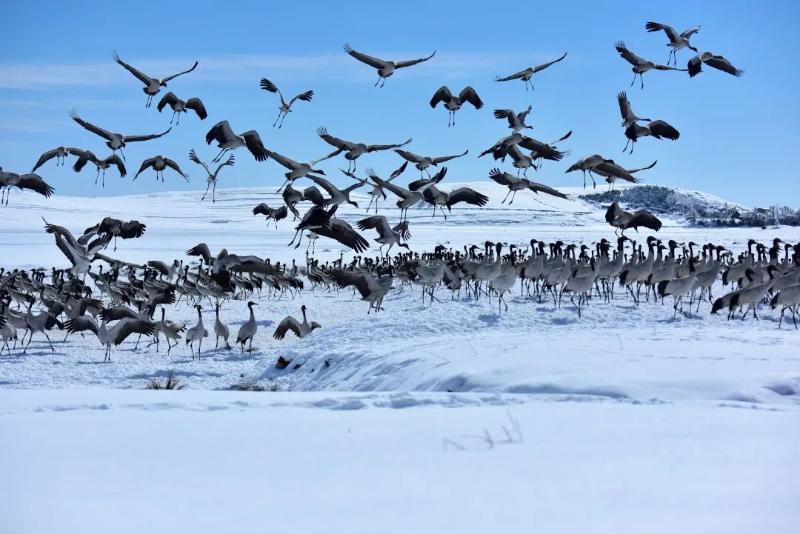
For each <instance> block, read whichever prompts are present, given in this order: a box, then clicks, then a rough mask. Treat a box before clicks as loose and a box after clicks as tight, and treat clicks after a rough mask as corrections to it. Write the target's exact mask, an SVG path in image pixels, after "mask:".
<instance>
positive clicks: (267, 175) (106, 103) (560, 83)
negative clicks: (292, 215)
mask: <svg viewBox="0 0 800 534" xmlns="http://www.w3.org/2000/svg"><path fill="white" fill-rule="evenodd" d="M268 4H269V5H268ZM380 4H381V3H379V2H347V3H333V2H312V1H307V2H302V3H297V4H293V3H290V2H281V3H279V4H276V5H273V3H266V2H244V1H238V2H235V3H222V2H201V1H192V2H188V1H182V0H175V1H173V2H169V3H168V4H167V3H163V2H159V3H155V2H152V3H151V2H137V3H135V4H127V3H119V2H117V3H111V2H97V3H91V2H71V3H69V6H66V5H65V6H63V7H60V8H55V7H54V5H55V4H54V3H53V2H36V1H28V2H8V1H2V2H0V35H3V42H4V45H3V46H2V47H0V165H1V166H3V167H4V168H5V169H7V170H14V171H18V172H27V171H29V170H30V168H31V167H32V166H33V164H34V163H35V161H36V159H37V158H38V156H39V154H40V153H41V152H43V151H45V150H47V149H50V148H53V147H56V146H59V145H68V146H77V147H81V148H86V149H90V150H92V151H94V152H95V153H96V154H98V155H101V156H105V155H107V153H108V150H107V149H106V148H105V146H104V145H103V144H102V142H101V140H100V139H99V138H98V137H96V136H94V135H93V134H90V133H89V132H86V131H84V130H82V129H81V128H80V127H78V126H77V125H76V124H75V123H73V122H72V121H71V120H70V119H69V117H68V111H69V110H70V109H72V108H76V109H78V111H79V112H80V114H81V116H82V117H83V118H85V119H86V120H89V121H91V122H94V123H95V124H98V125H100V126H103V127H105V128H107V129H111V130H112V131H118V132H123V133H129V134H140V133H154V132H158V131H162V130H163V129H165V127H166V126H167V125H168V123H169V119H170V113H167V112H166V111H165V112H164V113H163V114H159V113H158V112H157V111H156V110H155V107H153V108H151V109H145V107H144V103H145V95H144V94H143V93H142V91H141V86H140V84H139V82H138V81H137V80H136V79H134V78H133V77H132V76H131V75H130V74H128V73H127V72H126V71H124V70H123V69H122V68H121V67H119V66H118V65H116V64H115V63H114V62H113V61H112V59H111V55H112V52H113V51H114V50H117V51H118V52H119V54H120V55H121V56H122V58H123V59H125V60H126V61H128V62H129V63H131V64H133V65H135V66H137V67H139V68H140V69H141V70H143V71H145V72H147V73H149V74H151V75H154V76H163V75H166V74H168V73H170V72H174V71H176V70H183V69H185V68H186V67H188V66H189V65H191V62H192V61H194V60H195V59H196V60H198V61H199V62H200V65H199V67H198V68H197V70H196V71H195V72H193V73H191V74H189V75H187V76H184V77H182V78H178V79H177V80H175V81H174V82H173V83H171V84H170V87H169V90H172V91H174V92H175V93H176V94H177V95H178V96H180V97H182V98H189V97H192V96H199V97H201V98H202V99H203V101H204V102H205V104H206V107H207V108H208V111H209V118H208V119H206V120H205V121H202V122H200V121H199V120H198V119H197V118H196V117H195V116H184V117H182V119H181V124H180V125H179V126H178V127H177V128H175V129H173V131H172V132H171V133H170V134H169V135H168V136H166V137H165V138H162V139H159V140H155V141H151V142H146V143H138V144H132V145H129V147H128V149H127V152H126V154H127V158H128V167H129V171H130V172H131V175H132V174H133V173H135V171H136V170H137V168H138V166H139V163H140V162H141V161H142V160H143V159H145V158H147V157H151V156H154V155H156V154H164V155H167V156H169V157H172V158H174V159H176V160H178V162H179V163H180V164H181V165H182V166H183V167H184V169H185V170H186V171H188V172H189V173H190V175H191V176H192V177H193V178H194V179H193V181H192V182H190V183H189V184H186V183H185V182H183V181H182V180H181V179H180V178H179V177H178V176H176V175H173V176H170V175H167V183H166V184H161V183H160V182H159V183H156V182H155V179H154V177H153V175H152V174H147V175H143V176H141V177H139V179H138V180H137V181H136V182H134V183H131V181H130V179H131V176H129V177H128V178H127V179H125V180H120V179H119V178H118V177H117V176H116V175H114V173H110V174H109V175H108V176H107V178H108V179H107V180H106V188H105V190H101V189H99V188H96V187H95V186H94V185H93V180H94V175H93V171H91V170H90V169H87V170H85V171H84V173H83V174H75V173H74V172H72V170H71V169H70V168H69V167H64V168H61V167H55V166H54V162H51V163H49V164H48V165H46V166H45V167H43V168H42V169H40V171H39V172H40V174H41V175H42V176H43V177H44V178H45V179H46V180H48V181H49V182H50V183H51V184H52V185H53V186H54V187H55V188H56V194H80V195H103V194H125V193H144V192H152V191H164V190H175V189H201V190H202V189H204V188H205V183H204V181H202V180H203V178H204V176H202V175H201V174H200V173H199V172H198V167H196V166H195V165H193V164H192V163H191V162H189V160H188V152H189V149H190V148H195V149H196V150H197V151H198V152H199V153H200V155H201V157H204V158H206V159H210V158H211V157H213V155H214V154H215V153H216V150H215V149H214V148H212V147H209V146H207V145H205V141H204V136H205V133H206V132H207V131H208V129H209V128H210V127H211V126H212V125H213V124H214V123H215V122H216V121H218V120H222V119H228V120H229V121H230V122H231V124H232V126H233V128H234V130H236V131H238V132H242V131H245V130H249V129H252V128H255V129H257V130H258V131H259V132H260V134H261V137H262V139H263V140H264V143H265V144H266V145H267V146H268V147H269V148H271V149H273V150H276V151H278V152H280V153H283V154H285V155H287V156H289V157H292V158H293V159H296V160H299V161H306V160H310V159H313V158H317V157H320V156H322V155H323V154H325V153H327V152H329V151H330V147H329V146H328V145H326V144H325V143H324V142H322V141H321V140H320V139H319V138H318V137H317V136H316V135H315V133H314V130H315V129H316V128H317V127H318V126H326V127H327V128H328V130H329V131H330V132H331V133H332V134H333V135H336V136H339V137H342V138H346V139H351V140H354V141H364V142H368V143H390V142H400V141H402V140H405V139H407V138H409V137H412V138H413V139H414V141H413V143H412V144H411V145H410V146H409V149H410V150H412V151H414V152H416V153H419V154H425V155H444V154H451V153H457V152H461V151H463V150H464V149H466V148H468V149H469V150H470V154H469V155H468V156H467V157H465V158H462V159H459V160H456V161H454V162H452V164H451V165H450V166H449V168H450V171H449V173H448V179H449V180H451V181H475V180H488V178H487V175H488V171H489V169H490V168H492V167H493V166H494V165H495V163H494V162H493V161H492V160H491V159H487V158H482V159H477V154H478V153H480V151H482V150H483V149H484V148H486V147H488V146H490V145H491V144H492V143H494V142H495V141H496V140H497V139H499V138H500V137H502V136H503V135H505V134H506V132H507V129H506V128H505V127H504V124H503V123H502V122H501V121H498V120H495V119H494V118H493V117H492V114H491V112H492V110H493V109H495V108H498V107H501V108H513V109H516V110H521V109H524V108H525V107H526V106H527V105H528V104H531V105H533V108H534V109H533V113H532V116H531V118H532V121H529V122H532V123H533V125H534V127H535V129H534V130H533V132H532V135H534V136H535V137H537V138H539V139H542V140H552V139H555V138H557V137H559V136H560V135H561V134H563V133H564V132H565V131H567V130H573V132H574V133H573V135H572V138H571V139H570V140H569V141H568V142H567V143H565V144H564V145H563V147H564V148H566V149H569V150H570V151H571V155H570V156H568V157H567V158H566V159H565V161H564V162H562V163H553V162H546V163H545V164H544V167H543V168H542V169H541V170H540V171H539V172H538V173H535V175H534V174H531V173H529V175H530V177H531V178H534V179H536V180H538V181H541V182H544V183H547V184H551V185H556V186H567V185H573V186H574V185H580V184H581V177H580V175H579V174H569V175H565V174H564V170H565V169H566V167H567V166H568V165H569V163H570V162H572V161H573V160H575V159H577V158H578V157H581V156H585V155H589V154H593V153H600V154H603V155H605V156H606V157H610V158H614V159H615V160H616V161H618V162H621V163H622V164H623V165H625V166H630V167H636V166H642V165H644V164H647V163H650V162H651V161H652V160H654V159H657V160H658V165H657V166H656V168H655V169H653V171H651V172H649V173H648V174H647V175H643V176H644V178H645V179H646V181H647V182H648V183H656V184H665V185H675V186H680V187H685V188H693V189H699V190H704V191H707V192H710V193H714V194H717V195H720V196H722V197H724V198H728V199H730V200H734V201H739V202H742V203H745V204H748V205H753V204H759V205H767V204H772V203H775V202H780V203H782V204H789V205H793V206H798V205H800V185H798V173H797V170H796V168H795V166H794V165H793V163H794V162H795V161H796V154H797V151H798V146H800V133H798V129H797V127H796V125H797V119H798V118H800V113H799V112H800V104H799V103H798V98H797V96H796V95H797V89H798V85H800V69H798V68H796V66H794V65H792V64H788V63H787V59H788V58H793V57H794V56H795V55H796V54H797V52H798V50H800V46H799V45H800V33H799V32H797V30H796V21H797V19H798V15H800V4H798V3H796V2H790V1H785V2H784V1H775V2H743V1H734V2H721V1H720V2H702V3H701V2H680V1H670V2H627V1H620V2H615V3H613V4H612V3H608V5H604V4H606V3H604V2H595V1H591V2H544V3H539V2H537V3H526V2H521V3H518V4H517V5H515V6H512V7H510V8H503V9H502V10H498V11H497V13H496V14H494V13H492V12H491V11H490V9H489V8H488V7H487V6H489V5H490V4H489V3H487V2H474V3H473V2H468V1H466V2H458V3H433V2H424V3H423V2H420V3H415V2H403V3H400V2H396V3H392V6H382V5H380ZM648 20H656V21H659V22H664V23H668V24H671V25H673V26H675V27H676V28H678V30H679V31H682V30H683V29H685V28H688V27H691V26H694V25H697V24H700V25H702V30H701V32H700V33H699V34H698V35H696V36H694V37H693V38H692V42H693V44H694V45H695V46H697V47H699V48H700V49H701V51H704V50H708V51H713V52H716V53H720V54H723V55H725V56H726V57H727V58H729V59H730V60H731V61H732V62H734V64H735V65H736V66H737V67H739V68H742V69H745V71H746V72H745V75H744V76H743V77H742V78H740V79H735V78H733V77H731V76H728V75H726V74H723V73H721V72H718V71H714V70H713V69H710V68H706V69H705V72H703V73H702V74H701V75H700V76H698V77H696V78H694V79H689V77H688V76H687V75H686V73H676V72H654V73H649V74H646V75H645V88H644V90H640V89H639V87H638V83H637V85H636V86H634V87H629V85H628V84H629V83H630V81H631V78H632V73H631V72H630V68H629V66H628V64H627V63H625V62H624V61H623V60H622V59H621V58H620V57H619V56H618V55H617V54H616V52H615V51H614V48H613V44H614V42H615V41H617V40H624V41H625V42H626V44H627V45H628V46H629V48H631V49H632V50H633V51H634V52H636V53H638V54H639V55H641V56H643V57H646V58H650V59H652V60H654V61H657V62H665V61H666V59H667V55H668V48H667V47H666V46H665V43H666V37H665V36H664V35H663V33H658V34H650V33H647V32H646V31H645V30H644V23H645V22H646V21H648ZM345 42H350V43H351V44H352V46H353V47H354V48H356V49H358V50H360V51H364V52H366V53H369V54H372V55H376V56H379V57H385V58H387V59H391V58H397V59H404V58H412V57H419V56H421V55H427V54H429V53H430V52H431V51H433V50H436V51H437V54H436V57H435V58H434V59H433V60H431V61H430V62H428V63H427V64H424V65H421V66H419V67H414V68H411V69H406V70H404V71H400V72H399V73H396V74H395V75H394V76H393V77H392V78H390V79H389V80H388V81H387V82H386V86H385V87H384V88H383V89H377V88H374V87H373V83H374V81H375V78H376V76H375V73H374V71H373V70H372V69H371V68H370V67H368V66H366V65H363V64H360V63H358V62H356V61H355V60H353V59H352V58H350V57H349V56H347V55H346V54H345V53H344V52H343V51H342V45H343V44H344V43H345ZM564 51H567V52H568V53H569V55H568V56H567V58H566V59H565V60H564V61H563V62H562V63H560V64H557V65H555V66H553V67H552V68H550V69H548V70H547V71H545V72H543V73H541V75H540V76H539V77H538V79H537V80H536V81H535V86H536V90H535V91H534V92H528V93H526V92H525V91H524V87H523V84H522V83H521V82H508V83H502V84H501V83H496V82H494V81H493V79H494V77H495V76H496V75H498V74H510V73H512V72H515V71H517V70H520V69H522V68H524V67H526V66H529V65H531V64H537V63H540V62H543V61H547V60H550V59H554V58H556V57H558V56H559V55H560V54H561V53H563V52H564ZM690 57H691V53H690V52H689V51H685V50H684V51H681V52H680V53H679V63H681V64H683V66H685V63H686V61H688V59H689V58H690ZM263 76H266V77H268V78H270V79H271V80H272V81H273V82H275V83H276V84H277V85H278V86H279V87H281V88H282V89H283V90H284V92H286V93H291V94H296V93H298V92H301V91H304V90H306V89H313V90H314V91H315V93H316V96H315V98H314V101H313V102H311V103H305V102H299V103H297V104H296V108H295V111H294V112H293V113H291V114H290V116H289V117H288V118H287V119H286V122H285V124H284V127H283V129H281V130H278V129H273V128H272V122H273V120H274V118H275V115H276V113H277V97H276V95H272V94H268V93H266V92H264V91H261V90H260V89H259V87H258V81H259V79H260V78H261V77H263ZM443 84H447V85H449V86H450V88H451V89H453V90H454V91H459V90H460V89H461V88H462V87H463V86H465V85H472V86H473V87H474V88H475V89H476V90H477V91H478V93H479V94H480V95H481V97H482V99H483V100H484V102H485V103H486V106H485V107H484V108H483V109H482V110H480V111H475V110H473V109H472V108H465V109H463V110H462V111H460V112H459V113H458V114H457V124H456V126H455V128H449V129H448V128H447V113H446V111H445V110H443V109H436V110H431V109H430V107H429V106H428V104H427V102H428V100H429V99H430V97H431V96H432V94H433V93H434V91H435V90H436V89H437V88H438V87H439V86H440V85H443ZM620 90H626V91H627V92H628V95H629V97H630V99H631V101H632V103H633V106H634V110H635V111H636V112H637V113H638V114H639V115H644V116H648V117H651V118H660V119H664V120H667V121H668V122H670V123H671V124H673V125H674V126H676V127H677V128H678V129H679V130H680V132H681V138H680V139H679V140H678V141H675V142H671V141H656V140H652V139H643V140H641V141H640V142H639V143H637V146H636V149H635V151H634V154H633V155H632V156H629V155H627V154H622V147H623V146H624V144H625V138H624V135H623V131H622V128H620V126H619V123H620V117H619V112H618V108H617V103H616V94H617V93H618V92H619V91H620ZM162 91H163V90H162ZM162 94H163V92H162ZM160 96H161V95H159V96H158V97H157V98H160ZM400 162H401V160H400V159H399V157H398V156H397V155H395V154H393V153H386V154H373V155H368V156H365V157H363V158H361V159H360V160H359V168H360V169H363V168H364V167H367V166H372V167H374V168H376V169H377V170H379V171H381V172H382V173H383V172H385V173H387V174H388V172H389V171H390V170H391V169H393V168H395V167H397V165H398V164H399V163H400ZM322 166H323V168H324V169H325V170H326V172H327V173H328V175H329V176H331V177H334V178H335V179H336V180H337V181H339V182H340V183H347V182H348V181H349V179H347V178H344V177H342V176H341V174H340V173H339V171H338V170H337V169H338V168H339V167H345V166H346V162H345V161H344V160H342V159H341V158H339V159H335V160H330V161H327V162H324V163H323V164H322ZM505 168H507V169H511V167H510V164H506V166H505ZM226 171H228V172H223V175H222V178H221V181H220V187H242V186H255V185H277V184H279V183H280V182H281V181H282V174H283V172H284V170H283V168H282V167H280V166H278V165H277V164H275V163H274V162H266V163H256V162H255V160H254V159H253V158H252V157H251V156H250V155H249V154H248V153H246V152H244V151H241V150H240V151H239V152H238V153H237V164H236V166H235V167H234V168H232V169H226ZM415 174H416V171H415V170H414V172H408V171H407V174H406V176H405V177H404V179H406V178H412V177H414V176H415Z"/></svg>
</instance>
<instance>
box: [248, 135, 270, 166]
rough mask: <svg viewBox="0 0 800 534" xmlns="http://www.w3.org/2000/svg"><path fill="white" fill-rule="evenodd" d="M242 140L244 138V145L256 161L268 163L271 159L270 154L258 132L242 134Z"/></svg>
mask: <svg viewBox="0 0 800 534" xmlns="http://www.w3.org/2000/svg"><path fill="white" fill-rule="evenodd" d="M242 138H244V143H245V145H247V150H249V151H250V153H251V154H253V157H255V158H256V161H267V160H268V159H269V152H268V151H267V149H266V148H265V147H264V143H262V142H261V136H259V135H258V132H257V131H255V130H249V131H246V132H244V133H243V134H242Z"/></svg>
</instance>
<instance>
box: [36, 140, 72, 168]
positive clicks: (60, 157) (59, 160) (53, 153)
mask: <svg viewBox="0 0 800 534" xmlns="http://www.w3.org/2000/svg"><path fill="white" fill-rule="evenodd" d="M75 150H78V149H77V148H70V147H66V146H59V147H56V148H54V149H52V150H48V151H47V152H45V153H44V154H42V155H41V156H39V159H38V160H37V161H36V165H34V166H33V169H31V172H36V169H38V168H39V167H41V166H42V165H44V164H45V163H47V162H48V161H50V160H51V159H53V158H56V166H59V165H64V164H65V163H66V162H67V156H70V155H72V154H73V151H75Z"/></svg>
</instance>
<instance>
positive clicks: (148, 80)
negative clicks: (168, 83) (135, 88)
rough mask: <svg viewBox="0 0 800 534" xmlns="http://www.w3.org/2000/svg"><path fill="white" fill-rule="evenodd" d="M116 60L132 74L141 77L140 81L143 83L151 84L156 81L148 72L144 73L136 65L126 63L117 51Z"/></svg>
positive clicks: (115, 53)
mask: <svg viewBox="0 0 800 534" xmlns="http://www.w3.org/2000/svg"><path fill="white" fill-rule="evenodd" d="M114 61H116V62H117V63H119V64H120V65H122V66H123V67H124V68H125V70H127V71H128V72H130V73H131V74H133V75H134V76H136V77H137V78H138V79H139V81H140V82H142V83H143V84H145V85H150V84H151V83H152V82H153V81H154V80H153V78H151V77H150V76H148V75H147V74H145V73H143V72H142V71H140V70H139V69H137V68H135V67H132V66H130V65H128V64H127V63H125V62H124V61H122V59H120V57H119V54H117V52H116V51H114Z"/></svg>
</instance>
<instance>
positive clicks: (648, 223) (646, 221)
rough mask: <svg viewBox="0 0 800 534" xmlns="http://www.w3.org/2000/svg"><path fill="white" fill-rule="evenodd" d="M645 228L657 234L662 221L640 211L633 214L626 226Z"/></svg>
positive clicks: (646, 212) (645, 211) (647, 212)
mask: <svg viewBox="0 0 800 534" xmlns="http://www.w3.org/2000/svg"><path fill="white" fill-rule="evenodd" d="M640 226H644V227H645V228H649V229H651V230H653V231H655V232H658V231H659V230H660V229H661V226H662V225H661V220H660V219H659V218H658V217H656V216H655V215H653V214H652V213H650V212H649V211H647V210H638V211H636V212H635V213H634V214H633V217H631V220H630V221H628V223H627V224H626V225H625V227H626V228H636V229H637V230H638V228H639V227H640Z"/></svg>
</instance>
